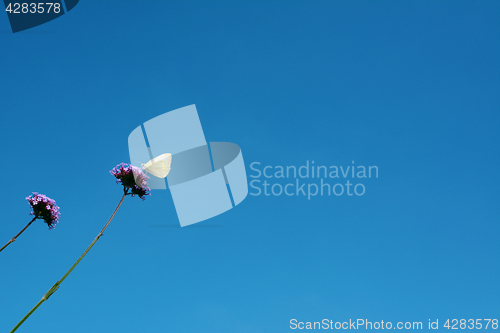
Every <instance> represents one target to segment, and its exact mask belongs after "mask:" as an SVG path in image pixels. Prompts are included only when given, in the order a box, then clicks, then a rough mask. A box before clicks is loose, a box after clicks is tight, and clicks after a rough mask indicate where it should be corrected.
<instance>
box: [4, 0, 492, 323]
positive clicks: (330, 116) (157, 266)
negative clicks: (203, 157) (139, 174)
mask: <svg viewBox="0 0 500 333" xmlns="http://www.w3.org/2000/svg"><path fill="white" fill-rule="evenodd" d="M499 17H500V2H498V1H176V2H172V1H85V0H82V1H80V3H79V4H78V5H77V6H76V7H75V8H74V9H73V10H72V11H70V12H69V13H68V14H66V15H63V16H62V17H60V18H58V19H56V20H54V21H51V22H49V23H46V24H44V25H41V26H39V27H36V28H34V29H31V30H28V31H26V32H20V33H17V34H12V33H11V31H10V26H9V22H8V20H7V15H6V14H0V45H1V53H0V59H1V62H2V65H1V69H0V101H1V104H0V110H1V115H2V121H1V123H0V126H1V131H0V142H1V156H2V157H1V158H2V165H3V171H2V174H3V177H2V179H3V183H4V186H5V187H6V189H5V191H2V193H1V194H0V196H1V202H2V206H3V211H2V214H1V215H2V218H1V219H2V228H1V229H0V241H1V243H2V244H1V245H3V243H5V242H7V241H8V240H9V239H10V238H11V237H12V236H13V235H15V234H16V233H17V232H18V231H19V230H20V229H21V228H22V227H23V226H24V225H25V224H26V223H27V222H28V221H29V219H30V217H29V215H28V214H29V206H28V203H27V201H25V200H24V198H25V197H26V196H28V195H29V194H30V193H31V192H32V191H38V192H40V193H43V194H46V195H48V196H49V197H52V198H54V199H55V200H56V201H57V204H58V205H59V206H60V207H61V213H62V217H61V221H60V223H59V225H57V227H56V229H55V230H51V231H49V230H47V226H46V225H45V224H43V222H41V221H37V223H36V224H34V225H33V226H31V227H30V228H29V229H28V230H27V231H26V232H25V233H24V234H23V235H22V236H21V237H20V238H19V239H18V240H17V241H16V242H15V243H13V244H11V245H10V246H9V247H8V248H7V249H6V250H4V251H3V252H2V253H0V295H1V302H0V332H8V331H9V330H10V329H12V328H13V327H14V326H15V324H16V323H17V322H18V321H19V320H20V319H21V318H22V317H23V316H24V315H25V314H26V312H27V311H29V310H30V309H31V308H32V307H33V306H34V305H35V304H36V302H38V300H39V299H40V298H41V297H42V296H43V294H44V293H45V292H46V291H47V290H48V289H49V288H50V287H51V286H52V285H53V284H54V283H55V282H56V281H57V280H58V279H59V278H61V276H62V275H63V274H64V273H65V272H66V270H67V269H68V268H69V267H70V266H71V265H72V264H73V262H74V261H75V260H76V259H77V258H78V256H79V255H80V254H81V253H82V252H83V250H85V248H86V247H87V246H88V245H89V244H90V242H91V241H92V240H93V239H94V237H95V236H96V235H97V233H98V232H99V231H100V229H101V228H102V226H103V225H104V223H105V222H106V220H107V219H108V217H109V216H110V215H111V213H112V211H113V209H114V208H115V206H116V204H117V203H118V201H119V200H120V197H121V188H120V186H118V185H116V184H115V182H114V178H113V177H112V176H111V175H109V173H108V172H109V170H110V169H111V168H113V167H114V166H115V165H116V164H118V163H120V162H128V147H127V137H128V135H129V133H130V132H131V131H132V130H133V129H134V128H136V127H137V126H138V125H140V124H141V123H143V122H144V121H147V120H149V119H151V118H153V117H155V116H157V115H160V114H162V113H165V112H167V111H170V110H173V109H177V108H180V107H183V106H187V105H190V104H196V107H197V109H198V113H199V116H200V120H201V122H202V124H203V129H204V132H205V136H206V138H207V140H208V141H228V142H234V143H236V144H238V145H239V146H240V147H241V149H242V152H243V158H244V160H245V165H246V168H247V173H248V175H249V176H250V175H254V174H255V173H254V172H252V170H251V169H250V164H251V163H252V162H260V163H261V165H262V166H266V165H271V166H276V165H282V166H287V165H296V166H301V165H304V164H305V163H306V161H308V160H309V161H313V160H314V162H315V164H316V165H326V166H332V165H337V166H349V165H352V161H354V162H355V164H356V165H365V166H369V165H376V166H378V169H379V177H378V178H373V177H372V178H371V179H366V180H363V183H364V184H365V186H366V193H365V194H364V195H363V196H346V195H343V196H338V197H336V196H316V197H314V198H311V200H307V198H305V197H303V196H299V197H297V196H292V197H288V196H285V195H282V196H265V195H261V196H252V195H249V196H248V197H247V198H246V199H245V200H244V201H243V202H242V203H241V204H240V205H239V206H237V207H236V208H235V209H232V210H230V211H228V212H227V213H225V214H222V215H220V216H217V217H215V218H212V219H210V220H207V221H204V222H201V223H200V224H197V225H193V226H191V227H186V228H180V227H179V223H178V220H177V215H176V212H175V208H174V205H173V203H172V200H171V196H170V193H169V191H168V190H167V191H153V195H152V196H151V197H150V198H148V199H147V200H146V201H144V202H142V201H141V200H139V199H138V198H127V199H126V201H125V203H124V204H123V206H122V208H121V209H120V210H119V212H118V214H117V216H116V217H115V219H114V220H113V222H112V223H111V225H110V227H109V228H108V230H107V231H106V233H105V234H104V236H103V237H102V238H101V239H100V240H99V242H98V243H97V245H96V246H95V247H94V248H93V249H92V250H91V251H90V253H89V254H88V255H87V257H85V259H84V260H83V261H82V262H81V264H80V265H79V266H78V267H77V268H76V269H75V271H73V273H72V274H71V275H70V276H69V277H68V279H66V280H65V281H64V283H63V284H62V285H61V287H60V288H59V290H58V291H57V292H56V293H55V294H54V295H53V296H52V297H51V298H50V299H49V300H48V301H47V302H45V303H44V304H43V305H42V306H41V307H40V308H39V309H38V310H37V311H36V312H35V313H34V314H33V315H32V316H31V317H30V318H29V319H28V321H26V323H25V324H23V326H21V328H20V329H19V331H18V332H37V333H45V332H51V333H52V332H72V333H80V332H83V333H88V332H95V333H98V332H106V333H108V332H123V333H129V332H130V333H132V332H134V333H135V332H288V331H292V330H291V329H290V324H289V322H290V320H291V319H294V318H295V319H297V320H298V321H304V322H306V321H320V320H322V319H325V318H326V319H330V320H333V321H334V322H335V321H346V320H347V321H348V320H349V319H352V320H355V319H358V318H363V319H368V320H371V321H380V320H384V321H392V322H394V323H396V322H398V321H403V322H405V321H422V322H423V323H424V327H426V325H427V323H428V319H432V320H433V321H435V320H436V319H439V323H440V326H442V324H443V323H444V321H445V320H446V319H447V318H450V319H451V318H458V319H461V318H464V319H471V318H473V319H477V318H499V317H500V301H499V300H500V285H499V283H498V281H500V242H499V236H500V226H499V221H500V205H499V203H500V194H499V191H498V186H499V181H500V176H499V172H498V165H499V163H500V158H499V154H498V147H499V144H500V134H499V133H500V112H499V111H500V94H499V92H500V62H499V59H500V20H499V19H498V18H499ZM250 180H252V178H250V177H249V181H250ZM261 180H263V178H261ZM341 180H342V179H341ZM270 181H271V182H273V183H276V182H279V183H280V184H282V185H285V184H286V183H288V182H292V181H295V179H291V180H287V179H285V180H283V179H280V180H277V179H271V180H270ZM328 181H329V182H336V181H337V180H332V179H329V180H328ZM354 181H355V182H358V180H354ZM250 190H251V191H252V189H250ZM295 331H297V330H295ZM440 331H441V329H440Z"/></svg>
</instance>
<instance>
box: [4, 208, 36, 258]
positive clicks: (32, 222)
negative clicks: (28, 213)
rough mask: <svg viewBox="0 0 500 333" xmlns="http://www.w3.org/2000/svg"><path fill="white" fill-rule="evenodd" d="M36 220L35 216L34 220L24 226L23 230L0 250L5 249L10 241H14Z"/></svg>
mask: <svg viewBox="0 0 500 333" xmlns="http://www.w3.org/2000/svg"><path fill="white" fill-rule="evenodd" d="M35 220H36V216H35V217H34V218H33V220H31V221H30V223H28V224H27V225H26V226H25V227H24V228H23V230H21V231H19V233H18V234H17V235H15V236H14V237H12V239H11V240H10V241H8V242H7V244H5V245H4V246H3V247H2V248H1V249H0V252H2V251H3V249H5V248H6V247H7V246H8V245H9V244H10V243H13V242H14V241H15V240H16V238H17V237H19V235H20V234H22V233H23V232H24V230H26V229H28V227H29V226H30V225H31V223H33V221H35Z"/></svg>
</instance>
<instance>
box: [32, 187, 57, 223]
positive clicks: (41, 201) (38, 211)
mask: <svg viewBox="0 0 500 333" xmlns="http://www.w3.org/2000/svg"><path fill="white" fill-rule="evenodd" d="M26 200H28V201H29V203H30V205H31V208H33V211H32V212H31V213H30V215H34V216H35V218H37V219H43V220H44V221H45V223H47V225H48V226H49V229H54V228H55V227H56V224H57V222H59V217H60V216H61V213H60V212H59V207H58V206H57V205H56V202H55V201H54V200H52V199H51V198H49V197H47V196H46V195H43V194H38V193H37V192H33V194H32V195H30V196H29V197H27V198H26Z"/></svg>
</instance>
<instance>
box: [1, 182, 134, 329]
mask: <svg viewBox="0 0 500 333" xmlns="http://www.w3.org/2000/svg"><path fill="white" fill-rule="evenodd" d="M127 194H128V190H126V191H125V193H124V194H123V197H122V199H121V200H120V203H119V204H118V206H116V209H115V211H114V212H113V215H111V217H110V218H109V220H108V222H107V223H106V225H105V226H104V228H102V230H101V232H100V233H99V234H98V235H97V237H96V238H95V239H94V241H93V242H92V244H90V245H89V247H88V248H87V249H86V250H85V252H83V254H82V255H81V256H80V258H78V260H77V261H76V262H75V263H74V264H73V266H71V268H70V269H69V270H68V271H67V272H66V274H64V276H63V277H62V278H61V279H60V280H59V281H57V282H56V283H55V284H54V285H53V286H52V287H51V288H50V289H49V291H47V292H46V293H45V295H43V297H42V299H41V300H40V301H39V302H38V303H37V304H36V305H35V307H34V308H33V309H31V310H30V312H28V313H27V314H26V316H24V318H23V319H21V321H20V322H19V323H18V324H17V325H16V327H14V328H13V329H12V331H10V333H13V332H15V331H16V330H17V329H18V328H19V326H21V325H22V324H23V323H24V322H25V321H26V319H28V317H29V316H31V314H32V313H33V312H35V310H36V309H38V307H39V306H40V305H42V303H43V302H45V301H46V300H48V299H49V297H50V296H52V294H53V293H55V292H56V290H57V289H59V285H60V284H61V283H62V282H63V281H64V279H66V277H68V275H69V273H71V271H72V270H73V269H74V268H75V267H76V265H78V263H79V262H80V261H81V260H82V259H83V257H85V255H86V254H87V252H89V251H90V249H91V248H92V246H94V244H95V243H96V242H97V240H98V239H99V238H101V236H102V234H103V233H104V230H106V228H107V227H108V225H109V223H110V222H111V220H112V219H113V217H115V214H116V212H117V211H118V208H120V206H121V205H122V203H123V200H124V199H125V197H126V196H127ZM32 222H33V221H32Z"/></svg>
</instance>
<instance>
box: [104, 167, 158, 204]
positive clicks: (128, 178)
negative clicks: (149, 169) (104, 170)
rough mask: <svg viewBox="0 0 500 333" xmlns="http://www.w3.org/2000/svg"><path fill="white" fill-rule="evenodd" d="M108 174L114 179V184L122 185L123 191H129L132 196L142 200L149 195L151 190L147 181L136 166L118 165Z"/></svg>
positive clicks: (146, 177)
mask: <svg viewBox="0 0 500 333" xmlns="http://www.w3.org/2000/svg"><path fill="white" fill-rule="evenodd" d="M110 173H111V174H112V175H113V176H115V177H116V183H117V184H122V185H123V188H124V189H125V190H127V189H130V190H131V191H130V192H131V194H132V196H135V195H138V196H139V198H141V199H142V200H144V199H146V198H144V196H146V195H151V190H150V188H149V186H148V182H147V180H148V179H149V177H148V176H146V174H144V172H142V170H141V168H138V167H136V166H133V165H130V164H127V163H120V164H118V165H117V166H115V167H114V168H113V169H112V170H111V171H110Z"/></svg>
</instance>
